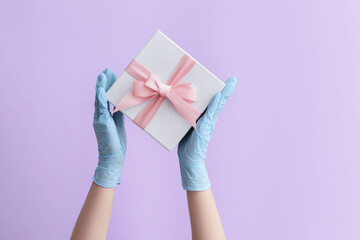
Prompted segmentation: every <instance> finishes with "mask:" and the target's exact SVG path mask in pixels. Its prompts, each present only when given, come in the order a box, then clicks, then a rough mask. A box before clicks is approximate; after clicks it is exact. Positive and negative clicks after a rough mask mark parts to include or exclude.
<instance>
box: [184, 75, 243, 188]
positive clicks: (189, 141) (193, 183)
mask: <svg viewBox="0 0 360 240" xmlns="http://www.w3.org/2000/svg"><path fill="white" fill-rule="evenodd" d="M236 82H237V80H236V78H235V77H230V78H229V79H228V80H226V85H225V87H224V88H223V90H222V91H221V92H219V93H217V94H216V95H215V96H214V97H213V99H212V100H211V102H210V104H209V106H208V108H207V110H206V112H205V114H204V115H203V116H202V117H201V118H200V119H199V121H198V122H197V124H196V129H192V130H190V131H189V133H187V134H186V135H185V137H184V138H183V139H182V140H181V141H180V143H179V146H178V156H179V162H180V171H181V179H182V186H183V188H184V189H185V190H188V191H203V190H206V189H209V188H210V187H211V184H210V181H209V177H208V175H207V171H206V168H205V158H206V150H207V147H208V144H209V141H210V137H211V134H212V133H213V132H214V130H215V123H216V121H217V118H218V116H219V113H220V112H221V110H222V109H223V107H224V105H225V102H226V100H227V99H228V97H229V96H230V95H231V94H232V92H233V91H234V88H235V85H236Z"/></svg>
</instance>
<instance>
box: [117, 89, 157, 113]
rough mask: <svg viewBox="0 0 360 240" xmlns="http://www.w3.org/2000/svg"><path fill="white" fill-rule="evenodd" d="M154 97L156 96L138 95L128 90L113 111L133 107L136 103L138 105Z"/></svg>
mask: <svg viewBox="0 0 360 240" xmlns="http://www.w3.org/2000/svg"><path fill="white" fill-rule="evenodd" d="M151 98H154V96H149V97H137V96H135V95H134V94H133V92H132V91H131V92H128V93H127V94H126V95H125V96H124V97H123V98H122V99H121V101H120V102H119V104H118V105H116V108H115V109H114V111H113V113H115V112H117V111H120V110H123V109H125V108H128V107H132V106H135V105H138V104H140V103H143V102H146V101H148V100H149V99H151Z"/></svg>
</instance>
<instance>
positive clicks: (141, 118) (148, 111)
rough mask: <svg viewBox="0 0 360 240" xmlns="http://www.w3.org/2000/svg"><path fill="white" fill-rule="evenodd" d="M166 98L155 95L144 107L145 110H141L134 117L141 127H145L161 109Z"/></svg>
mask: <svg viewBox="0 0 360 240" xmlns="http://www.w3.org/2000/svg"><path fill="white" fill-rule="evenodd" d="M164 99H165V98H164V97H161V96H160V95H158V96H157V97H155V98H154V99H153V100H152V101H151V102H150V103H149V104H148V105H146V106H145V107H144V108H143V110H141V112H140V113H138V115H137V116H136V117H135V119H134V122H135V123H136V124H137V125H138V126H139V127H140V128H142V129H145V128H146V127H147V125H148V124H149V123H150V122H151V120H152V119H153V117H154V116H155V114H156V113H157V111H158V110H159V108H160V106H161V104H162V103H163V101H164Z"/></svg>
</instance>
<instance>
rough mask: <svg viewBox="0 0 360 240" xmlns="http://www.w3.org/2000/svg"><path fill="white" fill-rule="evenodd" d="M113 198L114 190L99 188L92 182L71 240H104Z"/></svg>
mask: <svg viewBox="0 0 360 240" xmlns="http://www.w3.org/2000/svg"><path fill="white" fill-rule="evenodd" d="M113 197H114V188H104V187H100V186H98V185H96V184H95V183H94V182H93V183H92V185H91V187H90V190H89V193H88V196H87V198H86V200H85V203H84V206H83V208H82V210H81V212H80V215H79V217H78V219H77V221H76V224H75V227H74V230H73V233H72V235H71V239H74V240H81V239H86V240H91V239H96V240H99V239H106V233H107V229H108V226H109V221H110V215H111V208H112V203H113Z"/></svg>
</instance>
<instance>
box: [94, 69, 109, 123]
mask: <svg viewBox="0 0 360 240" xmlns="http://www.w3.org/2000/svg"><path fill="white" fill-rule="evenodd" d="M106 82H107V79H106V76H105V74H104V73H101V74H100V76H99V81H98V86H97V89H96V99H97V101H98V108H97V111H98V119H99V120H100V119H103V120H105V119H107V118H108V117H109V115H110V112H109V109H108V103H107V95H106V92H105V87H106V84H107V83H106Z"/></svg>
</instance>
